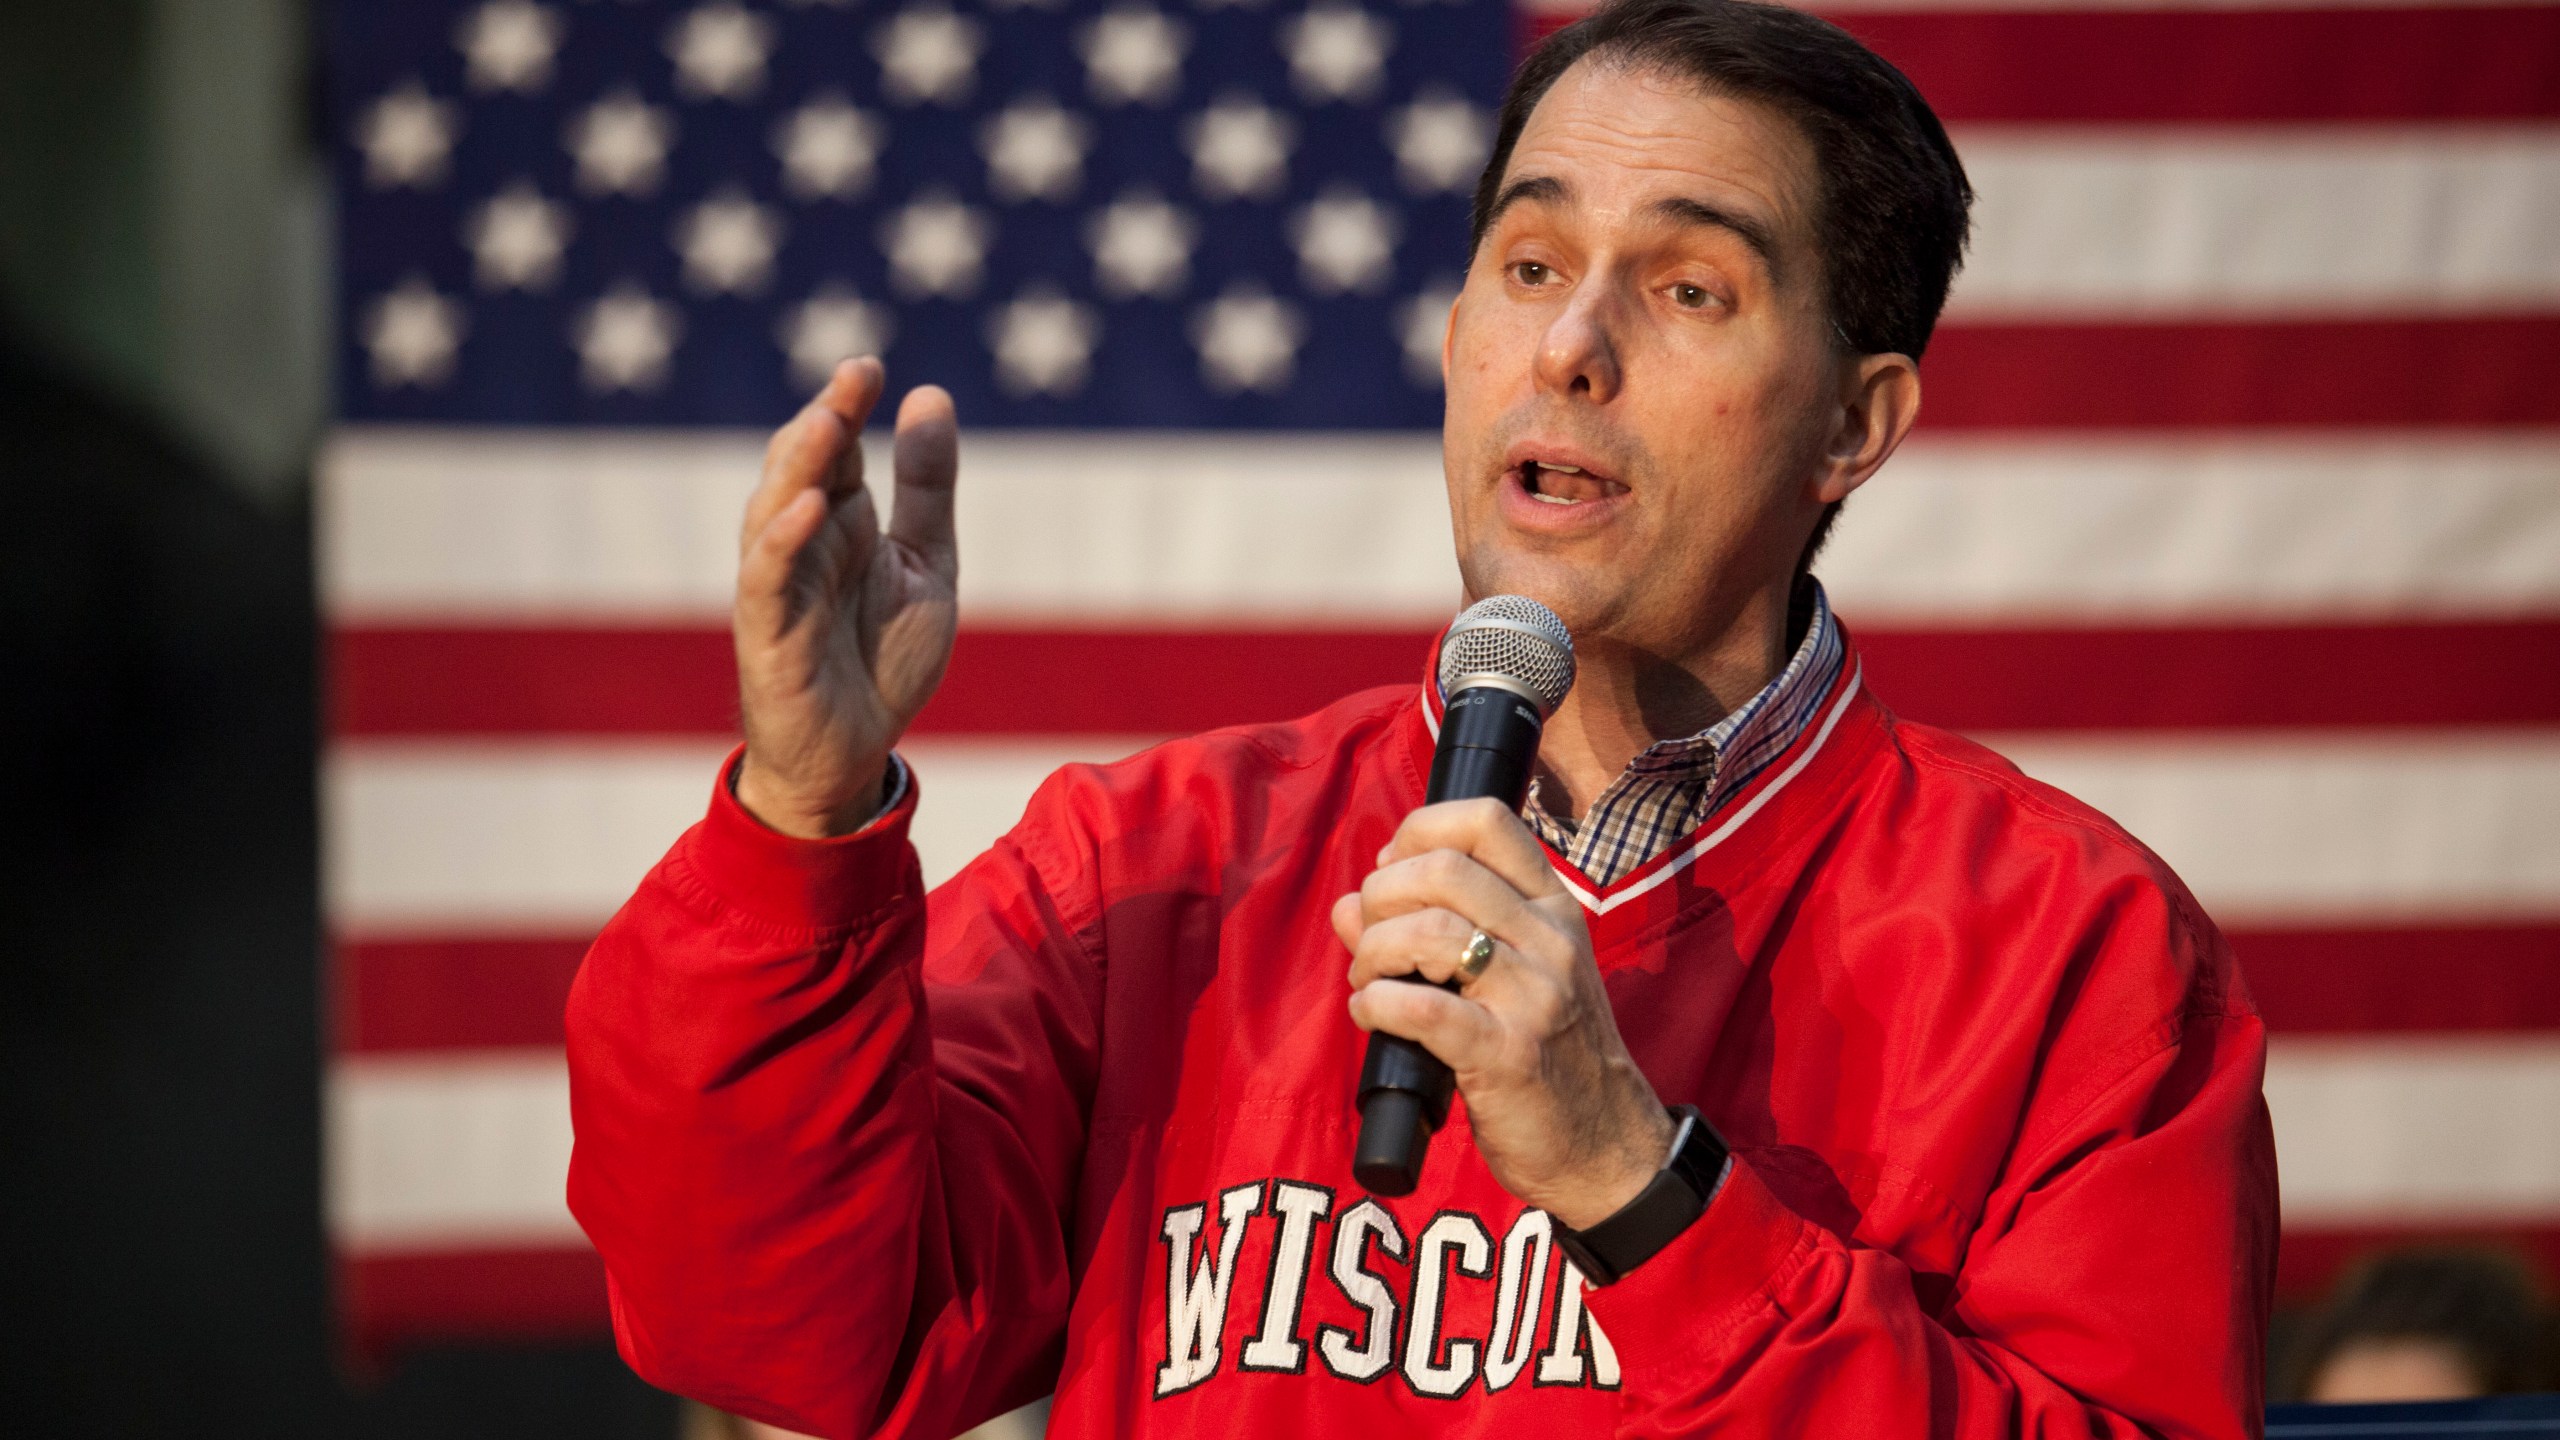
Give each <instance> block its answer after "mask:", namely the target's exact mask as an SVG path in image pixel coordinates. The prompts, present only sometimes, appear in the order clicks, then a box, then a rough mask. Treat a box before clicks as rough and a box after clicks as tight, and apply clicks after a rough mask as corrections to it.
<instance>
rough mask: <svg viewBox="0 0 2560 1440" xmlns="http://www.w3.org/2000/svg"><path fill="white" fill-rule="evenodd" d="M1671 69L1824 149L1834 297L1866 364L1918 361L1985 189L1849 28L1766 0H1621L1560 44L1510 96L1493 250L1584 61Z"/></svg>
mask: <svg viewBox="0 0 2560 1440" xmlns="http://www.w3.org/2000/svg"><path fill="white" fill-rule="evenodd" d="M1595 55H1596V56H1600V57H1603V58H1606V59H1613V60H1619V61H1624V62H1627V63H1629V64H1631V65H1632V66H1634V67H1636V68H1640V69H1660V70H1665V71H1668V72H1670V73H1671V74H1674V75H1677V76H1680V77H1682V78H1685V79H1688V80H1692V81H1695V82H1696V83H1697V84H1699V85H1700V86H1703V87H1704V88H1705V89H1706V90H1708V91H1709V92H1710V93H1713V94H1718V95H1727V96H1732V97H1734V98H1737V99H1743V100H1754V101H1758V102H1760V103H1761V104H1764V105H1767V106H1769V107H1771V108H1772V109H1775V110H1776V111H1778V112H1779V113H1780V114H1782V115H1784V116H1786V117H1787V118H1788V119H1789V120H1792V121H1793V122H1795V124H1796V125H1797V126H1798V127H1799V128H1800V129H1801V130H1802V131H1803V132H1804V134H1805V137H1806V138H1807V139H1808V140H1810V141H1811V142H1812V144H1813V153H1814V162H1815V165H1816V167H1817V170H1818V172H1819V173H1818V175H1817V176H1816V179H1817V180H1818V181H1819V184H1820V189H1819V191H1818V203H1819V205H1820V207H1821V208H1820V211H1819V213H1818V214H1817V215H1816V216H1815V217H1814V233H1815V237H1816V240H1817V243H1818V244H1819V246H1820V248H1821V252H1822V264H1823V287H1824V301H1825V304H1826V307H1827V308H1828V309H1829V310H1830V312H1831V314H1830V318H1831V323H1832V325H1833V327H1834V328H1835V330H1836V331H1837V332H1838V335H1839V338H1840V339H1842V340H1843V341H1845V342H1846V343H1847V344H1848V346H1849V347H1850V348H1851V349H1852V350H1855V351H1857V352H1859V353H1861V354H1869V355H1881V354H1886V353H1889V352H1898V353H1901V354H1904V355H1908V356H1910V357H1912V358H1913V359H1915V360H1916V359H1918V358H1919V357H1920V352H1921V351H1923V350H1926V349H1927V348H1928V347H1929V332H1930V330H1931V329H1933V328H1934V327H1935V326H1936V325H1937V323H1938V311H1939V310H1940V309H1941V308H1943V307H1944V306H1945V304H1946V301H1947V285H1948V283H1949V282H1950V281H1952V280H1953V279H1954V278H1955V273H1956V269H1957V267H1958V266H1960V265H1962V264H1963V263H1964V245H1965V236H1966V232H1967V228H1968V221H1967V218H1966V216H1967V211H1968V210H1969V209H1970V208H1971V206H1972V204H1973V186H1972V185H1971V184H1970V183H1969V182H1968V181H1967V180H1966V179H1965V175H1964V165H1963V163H1962V162H1960V161H1959V160H1957V159H1956V151H1955V146H1953V145H1952V144H1950V143H1948V141H1947V131H1946V127H1945V126H1943V125H1940V124H1939V123H1938V117H1937V115H1936V113H1935V112H1933V111H1932V110H1930V108H1929V102H1927V101H1926V100H1923V99H1921V98H1920V92H1919V90H1918V89H1916V88H1914V87H1913V85H1912V83H1911V82H1910V80H1908V79H1907V78H1905V77H1904V75H1903V73H1902V72H1901V71H1899V70H1896V69H1895V68H1893V66H1891V65H1890V64H1887V63H1886V62H1885V60H1884V59H1883V57H1881V56H1879V55H1877V54H1876V53H1875V52H1874V51H1872V50H1869V49H1868V48H1867V47H1866V46H1864V45H1862V44H1860V43H1858V41H1857V39H1856V38H1855V37H1854V36H1852V35H1850V34H1849V32H1848V31H1846V30H1843V29H1841V28H1840V27H1839V26H1837V25H1834V24H1832V23H1831V22H1829V21H1827V20H1821V19H1817V18H1815V17H1814V16H1811V15H1808V14H1806V13H1805V12H1803V11H1801V10H1790V9H1787V8H1785V7H1783V6H1779V5H1769V4H1759V3H1754V0H1618V3H1616V4H1613V5H1610V6H1608V7H1607V8H1605V9H1603V10H1600V11H1599V12H1597V13H1596V14H1593V15H1590V16H1588V17H1586V18H1584V19H1581V20H1577V21H1575V22H1574V23H1573V24H1571V25H1567V26H1566V27H1564V28H1563V29H1561V30H1559V31H1557V32H1556V33H1555V34H1553V35H1551V36H1549V37H1547V40H1546V42H1545V43H1544V44H1542V45H1540V46H1539V47H1538V48H1537V49H1536V50H1534V51H1532V52H1531V53H1530V55H1529V58H1528V59H1526V60H1524V61H1522V62H1521V64H1520V69H1519V70H1518V72H1517V73H1515V74H1514V75H1513V76H1512V77H1511V89H1510V91H1509V93H1507V94H1505V95H1504V96H1503V98H1502V117H1501V121H1500V123H1499V124H1498V125H1497V127H1496V128H1495V132H1494V141H1493V155H1492V158H1491V159H1489V160H1488V161H1487V162H1486V163H1485V168H1484V175H1483V177H1482V178H1480V179H1479V180H1477V181H1476V198H1475V213H1474V216H1473V219H1472V228H1471V231H1470V235H1469V243H1470V245H1475V244H1481V243H1483V240H1484V232H1485V228H1486V226H1487V224H1488V222H1489V221H1490V220H1491V218H1492V212H1493V202H1494V200H1495V199H1496V198H1497V197H1498V196H1499V195H1500V194H1501V188H1502V175H1503V171H1504V170H1505V169H1506V168H1508V167H1509V165H1510V163H1511V152H1512V149H1513V147H1514V146H1516V145H1518V144H1519V141H1520V131H1521V129H1522V127H1524V126H1526V125H1527V124H1528V123H1529V112H1530V111H1532V110H1535V109H1536V108H1537V106H1538V101H1539V100H1541V99H1543V98H1544V97H1545V96H1546V93H1547V91H1548V89H1549V88H1550V87H1552V86H1553V85H1554V84H1555V83H1556V79H1557V77H1558V76H1561V75H1562V74H1564V72H1565V71H1566V70H1568V69H1570V68H1572V66H1573V64H1574V62H1575V61H1577V60H1580V59H1582V58H1584V57H1585V56H1595Z"/></svg>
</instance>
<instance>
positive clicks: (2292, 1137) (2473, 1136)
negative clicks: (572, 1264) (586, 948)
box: [328, 1036, 2560, 1250]
mask: <svg viewBox="0 0 2560 1440" xmlns="http://www.w3.org/2000/svg"><path fill="white" fill-rule="evenodd" d="M2266 1095H2267V1105H2268V1108H2269V1110H2270V1111H2271V1112H2272V1114H2273V1117H2274V1121H2275V1131H2276V1149H2277V1157H2278V1168H2279V1171H2280V1174H2281V1177H2282V1183H2283V1188H2284V1213H2285V1220H2286V1222H2287V1223H2288V1224H2303V1225H2314V1226H2316V1225H2323V1224H2327V1225H2338V1224H2358V1223H2362V1224H2391V1223H2419V1224H2423V1223H2428V1222H2439V1223H2453V1222H2459V1221H2465V1220H2498V1219H2515V1218H2529V1217H2537V1216H2538V1217H2543V1218H2548V1217H2550V1216H2552V1215H2553V1214H2555V1213H2560V1127H2554V1126H2553V1125H2551V1124H2550V1123H2549V1119H2550V1117H2551V1116H2552V1115H2554V1114H2560V1041H2553V1040H2549V1039H2530V1038H2517V1037H2483V1038H2467V1037H2465V1038H2443V1037H2428V1038H2423V1039H2415V1038H2413V1039H2399V1038H2379V1039H2356V1040H2338V1039H2328V1038H2295V1037H2282V1036H2280V1037H2277V1038H2276V1039H2275V1040H2274V1041H2273V1042H2272V1043H2271V1044H2270V1046H2269V1054H2268V1061H2267V1080H2266ZM328 1107H329V1108H328V1115H329V1214H330V1221H331V1228H332V1231H333V1233H334V1235H335V1237H336V1238H337V1240H338V1241H339V1242H340V1243H342V1244H345V1245H348V1246H350V1247H351V1248H354V1249H357V1250H385V1249H425V1248H437V1247H455V1248H458V1247H467V1246H473V1245H506V1244H541V1243H555V1244H556V1243H561V1242H575V1241H576V1240H577V1239H578V1232H577V1229H576V1225H575V1222H574V1221H572V1220H571V1219H570V1217H569V1213H568V1209H567V1206H566V1204H565V1203H564V1201H563V1199H562V1191H563V1187H564V1185H565V1182H566V1177H567V1174H568V1164H569V1147H570V1130H569V1108H568V1076H567V1072H566V1069H565V1067H564V1065H563V1063H562V1061H561V1058H560V1055H559V1052H557V1051H556V1050H523V1051H479V1052H455V1051H441V1052H428V1053H423V1054H416V1055H405V1056H354V1057H347V1058H342V1059H340V1060H339V1061H337V1062H336V1063H335V1065H334V1066H333V1068H332V1072H331V1083H330V1086H329V1097H328Z"/></svg>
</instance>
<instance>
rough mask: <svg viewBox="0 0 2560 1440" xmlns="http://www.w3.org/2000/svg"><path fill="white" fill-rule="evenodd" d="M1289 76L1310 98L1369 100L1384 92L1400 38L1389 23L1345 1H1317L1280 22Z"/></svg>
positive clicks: (1301, 91)
mask: <svg viewBox="0 0 2560 1440" xmlns="http://www.w3.org/2000/svg"><path fill="white" fill-rule="evenodd" d="M1280 44H1281V46H1282V47H1283V48H1285V49H1286V50H1287V51H1288V52H1289V78H1290V80H1291V82H1292V83H1294V84H1295V85H1296V86H1297V87H1298V93H1299V94H1301V95H1304V96H1306V97H1307V98H1308V99H1310V100H1366V99H1367V98H1369V96H1370V95H1372V94H1374V93H1375V92H1376V91H1377V88H1378V79H1379V74H1380V72H1381V71H1382V70H1383V69H1384V68H1385V66H1386V63H1387V51H1388V50H1389V49H1390V48H1392V47H1393V46H1394V44H1395V34H1394V32H1393V31H1391V30H1389V29H1388V28H1387V22H1385V21H1384V20H1381V19H1379V18H1377V17H1376V16H1374V15H1371V14H1370V13H1369V12H1367V11H1365V10H1362V9H1361V8H1360V7H1359V6H1357V5H1346V4H1343V3H1341V0H1317V3H1315V4H1314V5H1311V6H1309V7H1308V8H1307V13H1305V14H1304V15H1293V16H1291V17H1290V18H1288V19H1286V20H1283V21H1281V22H1280Z"/></svg>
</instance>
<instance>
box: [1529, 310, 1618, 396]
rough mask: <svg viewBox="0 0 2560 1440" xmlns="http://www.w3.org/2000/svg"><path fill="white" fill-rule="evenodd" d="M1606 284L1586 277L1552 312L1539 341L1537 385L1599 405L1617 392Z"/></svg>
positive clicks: (1613, 325)
mask: <svg viewBox="0 0 2560 1440" xmlns="http://www.w3.org/2000/svg"><path fill="white" fill-rule="evenodd" d="M1610 289H1611V287H1609V286H1608V285H1607V284H1605V283H1603V282H1601V281H1599V280H1596V279H1595V280H1589V281H1585V282H1584V283H1582V284H1580V285H1577V286H1575V287H1574V293H1573V295H1572V296H1571V297H1570V298H1569V299H1567V300H1566V301H1565V304H1564V308H1563V309H1561V310H1559V311H1557V312H1556V317H1555V319H1554V321H1553V322H1552V323H1550V324H1549V325H1548V326H1547V332H1546V334H1545V335H1543V336H1541V337H1540V338H1539V342H1538V361H1537V372H1538V375H1537V378H1538V386H1539V388H1540V389H1542V390H1546V391H1549V392H1550V393H1553V394H1556V395H1565V396H1575V397H1577V398H1580V399H1585V400H1590V401H1593V402H1594V403H1597V404H1603V405H1605V404H1607V403H1608V402H1609V401H1610V400H1611V399H1612V398H1614V397H1615V396H1616V395H1617V393H1618V381H1619V375H1618V346H1617V336H1616V330H1617V324H1618V320H1619V316H1618V315H1617V313H1616V311H1617V303H1616V298H1615V297H1614V296H1613V295H1612V294H1611V293H1610Z"/></svg>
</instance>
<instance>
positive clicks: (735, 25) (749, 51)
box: [667, 0, 773, 100]
mask: <svg viewBox="0 0 2560 1440" xmlns="http://www.w3.org/2000/svg"><path fill="white" fill-rule="evenodd" d="M772 49H773V22H772V21H770V20H767V19H766V18H764V17H763V16H761V15H758V14H755V13H753V12H752V11H749V10H748V9H747V8H746V7H745V6H743V5H740V4H738V3H737V0H715V3H713V4H709V5H702V6H697V7H696V8H694V9H692V10H688V11H686V12H685V15H684V18H683V19H681V20H678V21H677V22H676V23H675V24H673V25H671V26H669V27H667V58H668V59H670V60H673V61H674V62H676V89H678V90H680V91H682V92H683V93H685V94H686V95H690V96H692V97H693V98H695V99H697V100H701V99H711V98H715V97H716V98H718V99H723V100H745V99H748V98H750V97H752V96H753V95H754V94H755V93H756V92H757V91H758V90H761V89H763V88H764V62H765V56H766V55H767V54H769V53H770V52H771V51H772Z"/></svg>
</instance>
